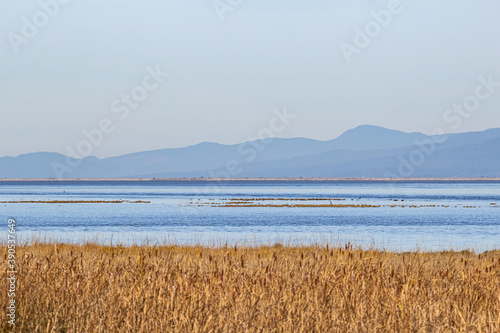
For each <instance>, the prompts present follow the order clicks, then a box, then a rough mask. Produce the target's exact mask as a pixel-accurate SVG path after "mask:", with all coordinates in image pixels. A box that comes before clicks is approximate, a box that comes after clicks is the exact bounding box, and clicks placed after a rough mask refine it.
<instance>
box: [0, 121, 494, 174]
mask: <svg viewBox="0 0 500 333" xmlns="http://www.w3.org/2000/svg"><path fill="white" fill-rule="evenodd" d="M437 141H438V137H431V136H427V135H425V134H422V133H404V132H401V131H396V130H389V129H385V128H382V127H376V126H369V125H363V126H359V127H357V128H354V129H351V130H348V131H346V132H345V133H343V134H342V135H340V136H339V137H337V138H336V139H333V140H329V141H319V140H313V139H306V138H290V139H283V138H275V139H273V140H267V141H253V142H244V143H241V144H235V145H223V144H218V143H208V142H205V143H200V144H197V145H193V146H188V147H184V148H167V149H160V150H153V151H145V152H138V153H132V154H127V155H122V156H116V157H110V158H104V159H98V158H96V157H93V156H91V157H87V158H84V159H82V160H72V159H69V158H67V157H66V156H64V155H61V154H58V153H48V152H40V153H32V154H23V155H20V156H17V157H2V158H0V177H2V178H138V177H141V178H146V177H147V178H153V177H157V178H160V177H201V176H203V177H498V176H500V129H489V130H486V131H482V132H468V133H459V134H450V135H447V136H446V140H445V141H444V142H442V143H436V142H437ZM441 141H442V140H441ZM54 166H59V173H57V172H56V171H55V170H56V169H57V168H56V169H55V168H54ZM61 167H62V169H61ZM61 170H62V172H61Z"/></svg>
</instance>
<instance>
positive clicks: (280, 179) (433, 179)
mask: <svg viewBox="0 0 500 333" xmlns="http://www.w3.org/2000/svg"><path fill="white" fill-rule="evenodd" d="M269 181H273V182H325V181H327V182H389V183H390V182H500V178H498V177H496V178H487V177H463V178H458V177H449V178H448V177H429V178H427V177H418V178H417V177H415V178H348V177H246V178H204V177H190V178H0V183H7V182H47V183H50V182H269Z"/></svg>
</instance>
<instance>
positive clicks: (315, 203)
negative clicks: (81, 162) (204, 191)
mask: <svg viewBox="0 0 500 333" xmlns="http://www.w3.org/2000/svg"><path fill="white" fill-rule="evenodd" d="M347 200H349V201H347ZM359 200H360V199H352V198H351V199H346V198H342V199H339V198H221V199H219V200H217V199H209V200H208V201H205V200H204V201H201V200H198V201H190V202H189V204H188V206H189V205H191V206H193V205H194V206H198V207H203V206H210V207H278V208H279V207H292V208H325V207H326V208H328V207H330V208H379V207H390V208H395V207H400V208H405V207H406V208H424V207H428V208H429V207H430V208H437V207H441V208H449V207H452V208H459V207H460V208H481V206H477V205H463V204H456V205H450V204H441V205H440V204H422V203H420V204H419V203H412V200H406V201H405V199H389V200H386V202H387V203H386V204H376V203H356V202H357V201H359ZM325 201H328V203H325ZM340 201H342V202H345V203H337V202H340ZM392 201H394V202H398V203H393V202H392ZM297 202H307V203H297ZM334 202H335V203H334ZM389 202H390V203H389ZM490 205H496V204H495V203H491V204H490Z"/></svg>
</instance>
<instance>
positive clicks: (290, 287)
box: [0, 242, 500, 332]
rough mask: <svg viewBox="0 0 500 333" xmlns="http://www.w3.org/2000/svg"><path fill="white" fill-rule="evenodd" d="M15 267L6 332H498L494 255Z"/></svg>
mask: <svg viewBox="0 0 500 333" xmlns="http://www.w3.org/2000/svg"><path fill="white" fill-rule="evenodd" d="M0 251H1V252H0V254H1V256H2V257H4V258H6V257H7V247H6V246H2V248H1V250H0ZM16 256H17V270H18V275H17V280H18V282H17V294H16V304H17V310H16V311H17V313H16V327H15V329H14V331H15V332H500V251H490V252H485V253H482V254H476V253H474V252H472V251H462V252H453V251H443V252H435V253H427V252H407V253H396V252H386V251H379V250H360V249H355V248H352V246H350V245H345V246H341V247H335V248H332V247H331V246H330V247H329V246H326V245H325V246H319V245H318V246H304V247H301V246H282V245H279V244H278V245H275V246H254V247H252V246H248V247H230V246H214V247H204V246H196V245H193V246H178V245H170V246H168V245H164V246H127V247H125V246H120V245H118V246H105V245H98V244H80V245H75V244H57V243H56V244H54V243H52V244H48V243H36V242H35V243H32V244H29V245H27V244H25V245H22V246H18V247H17V253H16ZM1 266H2V267H1V269H2V272H6V271H7V264H6V260H3V261H2V263H1ZM3 274H4V275H5V273H3ZM0 286H1V289H2V293H1V294H0V299H1V302H0V303H1V304H2V305H5V304H7V301H8V298H7V293H6V290H7V289H8V285H7V280H6V278H5V277H3V278H2V279H1V280H0ZM2 308H3V309H5V306H2ZM0 318H1V323H2V331H3V332H10V331H11V326H10V325H9V324H8V323H7V318H6V311H5V310H4V311H2V312H0Z"/></svg>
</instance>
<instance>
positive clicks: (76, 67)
mask: <svg viewBox="0 0 500 333" xmlns="http://www.w3.org/2000/svg"><path fill="white" fill-rule="evenodd" d="M60 1H61V2H68V3H65V4H60V3H59V2H57V1H56V0H42V1H40V2H39V1H12V0H0V34H1V36H2V39H1V44H0V59H1V62H0V115H1V118H0V142H1V145H0V156H4V155H13V156H16V155H19V154H23V153H28V152H37V151H53V152H60V153H66V152H67V147H73V148H74V147H76V146H77V145H78V144H79V143H80V142H81V141H82V140H87V139H86V137H85V135H84V134H83V133H82V131H84V130H87V131H91V130H92V129H94V128H98V127H99V126H102V127H103V128H105V129H106V131H107V133H103V138H102V140H101V139H100V138H99V137H98V136H95V137H94V139H95V144H93V147H92V155H95V156H98V157H105V156H112V155H120V154H124V153H129V152H135V151H140V150H151V149H158V148H166V147H181V146H186V145H191V144H196V143H199V142H203V141H212V142H219V143H227V144H230V143H239V142H242V141H246V140H247V139H248V138H249V137H250V136H256V135H257V134H258V133H259V132H260V131H261V130H262V129H263V128H267V127H269V126H270V121H271V120H272V118H273V117H274V113H273V109H276V108H277V109H280V110H283V109H284V108H286V110H287V112H288V113H291V114H293V115H295V118H294V119H293V120H291V122H290V124H289V125H287V126H286V128H285V129H284V130H283V131H280V132H279V133H276V136H280V137H308V138H315V139H320V140H328V139H332V138H335V137H336V136H338V135H340V134H341V133H342V132H344V131H346V130H348V129H350V128H353V127H355V126H358V125H361V124H373V125H379V126H384V127H388V128H394V129H400V130H403V131H408V132H412V131H419V132H424V133H432V131H433V130H434V129H436V128H442V129H444V130H445V131H446V132H463V131H471V130H483V129H486V128H491V127H500V85H496V86H495V85H491V84H490V86H489V87H486V86H484V84H483V86H481V84H482V83H481V81H480V80H479V79H478V78H479V77H480V76H482V77H483V78H484V80H488V79H490V81H491V80H493V81H495V82H500V66H499V65H500V62H499V61H500V34H499V33H498V32H499V31H500V20H499V19H498V14H499V13H500V2H499V1H498V0H483V1H473V0H468V1H464V0H438V1H436V0H413V1H409V0H401V2H400V3H399V5H398V4H397V3H395V0H394V1H382V0H380V1H379V0H359V1H353V0H338V1H333V0H332V1H327V0H307V1H306V0H302V1H298V0H272V1H270V0H265V1H264V0H242V1H237V0H220V1H212V0H197V1H195V0H163V1H160V0H157V1H130V0H119V1H118V0H109V1H96V0H85V1H79V0H73V1H67V0H65V1H62V0H60ZM214 5H217V6H218V7H217V9H216V8H215V6H214ZM42 7H44V8H45V9H43V8H42ZM43 10H45V12H44V11H43ZM374 12H375V13H379V14H378V15H374V14H373V13H374ZM387 13H389V15H390V17H389V16H388V15H387ZM376 17H377V18H378V21H377V20H376ZM358 29H359V30H358ZM367 29H368V30H367ZM360 31H361V34H362V35H361V34H360ZM342 50H344V51H342ZM346 50H348V51H349V52H351V53H350V56H349V54H348V52H347V53H346ZM346 55H347V57H346ZM348 60H350V61H348ZM155 70H160V72H168V73H169V76H168V77H164V76H163V74H161V75H156V80H155V78H154V77H152V76H151V75H150V72H152V71H155ZM489 76H491V77H490V78H489ZM488 89H489V90H488ZM478 91H479V94H480V96H481V98H477V97H474V96H476V95H477V94H478ZM145 93H146V94H147V96H146V95H145ZM131 94H132V95H133V96H135V97H130V96H131ZM134 94H135V95H134ZM127 95H128V96H129V97H127ZM127 98H131V99H129V100H128V102H127ZM464 101H465V102H466V103H469V108H471V109H473V111H471V112H462V113H461V114H460V113H458V112H457V111H448V113H447V112H446V110H447V109H449V108H451V107H453V105H454V104H455V103H456V104H459V105H460V104H462V103H464ZM477 101H479V104H478V105H474V103H475V102H477ZM127 103H128V104H127ZM471 105H472V106H471ZM443 117H444V118H446V119H447V120H445V119H443Z"/></svg>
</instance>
